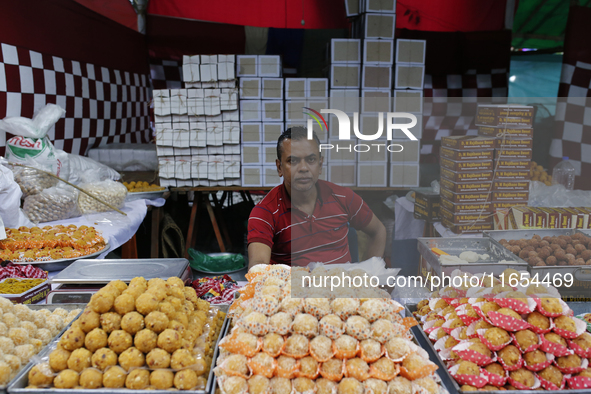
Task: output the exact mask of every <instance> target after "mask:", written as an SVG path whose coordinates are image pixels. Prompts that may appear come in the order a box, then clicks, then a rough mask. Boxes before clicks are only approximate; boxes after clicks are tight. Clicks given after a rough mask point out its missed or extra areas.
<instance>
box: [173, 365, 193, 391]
mask: <svg viewBox="0 0 591 394" xmlns="http://www.w3.org/2000/svg"><path fill="white" fill-rule="evenodd" d="M195 386H197V374H196V373H195V371H193V370H191V369H185V370H183V371H179V372H177V373H176V374H175V375H174V387H176V388H177V389H179V390H190V389H192V388H193V387H195Z"/></svg>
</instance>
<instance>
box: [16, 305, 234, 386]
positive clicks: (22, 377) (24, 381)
mask: <svg viewBox="0 0 591 394" xmlns="http://www.w3.org/2000/svg"><path fill="white" fill-rule="evenodd" d="M58 305H61V304H58ZM215 308H217V309H220V310H222V311H224V309H226V308H218V307H215ZM227 325H228V316H227V315H226V319H225V320H224V323H223V324H222V329H221V330H220V336H219V337H218V339H217V340H216V343H215V351H214V359H215V358H216V357H217V350H218V342H219V340H220V338H221V337H222V333H224V327H227ZM62 334H63V333H60V335H58V337H57V338H55V339H54V340H53V341H51V342H50V343H49V345H47V347H46V348H45V349H43V350H42V351H41V353H39V355H40V356H41V357H43V356H46V355H49V353H50V351H51V350H52V349H53V347H55V345H56V344H57V342H58V341H59V338H61V335H62ZM224 335H225V334H224ZM213 363H214V361H212V366H213V365H214V364H213ZM31 368H33V364H32V363H29V364H28V365H27V366H26V367H25V369H23V370H21V372H19V374H18V375H17V376H16V377H15V378H14V380H13V381H12V382H11V383H10V384H9V386H8V393H11V394H12V393H21V394H47V393H54V394H72V393H74V392H75V393H88V394H91V393H96V394H151V393H157V394H170V393H171V392H172V391H173V390H131V389H108V388H105V387H102V388H99V389H79V390H72V389H56V388H47V387H39V388H31V389H27V388H25V387H27V386H28V384H29V371H30V370H31ZM212 370H213V368H212V369H211V370H210V373H209V376H208V379H207V383H206V385H205V390H182V392H184V393H197V394H206V393H209V389H210V388H211V387H212V385H213V376H214V375H213V373H212ZM174 391H179V390H176V389H175V390H174Z"/></svg>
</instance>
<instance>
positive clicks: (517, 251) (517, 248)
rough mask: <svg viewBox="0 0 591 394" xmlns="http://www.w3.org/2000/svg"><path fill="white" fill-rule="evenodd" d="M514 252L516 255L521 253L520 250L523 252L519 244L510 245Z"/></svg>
mask: <svg viewBox="0 0 591 394" xmlns="http://www.w3.org/2000/svg"><path fill="white" fill-rule="evenodd" d="M508 249H509V250H510V251H511V252H512V253H513V254H515V255H519V252H521V248H520V247H519V246H517V245H515V246H509V248H508Z"/></svg>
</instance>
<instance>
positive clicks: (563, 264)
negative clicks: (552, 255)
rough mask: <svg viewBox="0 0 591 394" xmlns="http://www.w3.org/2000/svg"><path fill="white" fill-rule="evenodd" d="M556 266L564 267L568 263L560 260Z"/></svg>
mask: <svg viewBox="0 0 591 394" xmlns="http://www.w3.org/2000/svg"><path fill="white" fill-rule="evenodd" d="M558 265H560V266H565V265H568V261H566V260H560V261H559V262H558Z"/></svg>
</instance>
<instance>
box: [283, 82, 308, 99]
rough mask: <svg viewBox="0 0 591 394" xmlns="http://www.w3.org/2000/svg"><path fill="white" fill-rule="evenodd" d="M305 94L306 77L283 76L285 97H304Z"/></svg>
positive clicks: (306, 93) (306, 94)
mask: <svg viewBox="0 0 591 394" xmlns="http://www.w3.org/2000/svg"><path fill="white" fill-rule="evenodd" d="M307 96H308V91H307V89H306V78H285V98H286V99H288V100H289V99H305V98H306V97H307Z"/></svg>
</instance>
